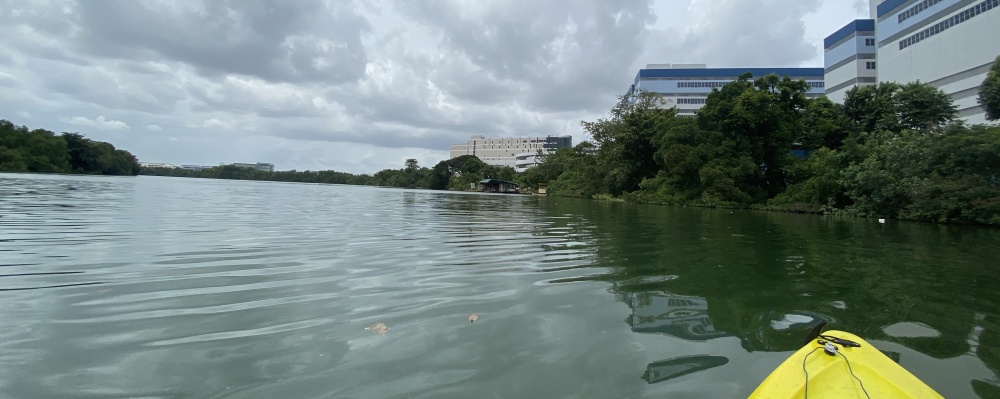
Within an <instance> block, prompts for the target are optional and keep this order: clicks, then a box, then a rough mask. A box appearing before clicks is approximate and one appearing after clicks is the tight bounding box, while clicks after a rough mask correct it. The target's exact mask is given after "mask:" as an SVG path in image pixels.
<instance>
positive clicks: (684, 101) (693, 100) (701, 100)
mask: <svg viewBox="0 0 1000 399" xmlns="http://www.w3.org/2000/svg"><path fill="white" fill-rule="evenodd" d="M677 103H678V104H704V103H705V99H704V98H678V99H677Z"/></svg>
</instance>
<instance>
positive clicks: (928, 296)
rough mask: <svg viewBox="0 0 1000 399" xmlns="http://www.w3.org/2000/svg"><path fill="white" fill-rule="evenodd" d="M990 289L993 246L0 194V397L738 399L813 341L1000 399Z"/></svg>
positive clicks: (176, 187)
mask: <svg viewBox="0 0 1000 399" xmlns="http://www.w3.org/2000/svg"><path fill="white" fill-rule="evenodd" d="M998 268H1000V230H994V229H986V228H974V227H943V226H935V225H925V224H911V223H900V222H894V221H890V222H889V223H888V224H886V225H879V224H878V223H875V222H873V221H868V220H855V219H831V218H821V217H816V216H802V215H785V214H770V213H750V212H730V211H721V210H706V209H688V208H674V207H650V206H634V205H624V204H608V203H601V202H591V201H582V200H571V199H561V198H541V197H531V196H497V195H479V194H460V193H444V192H429V191H408V190H394V189H379V188H370V187H349V186H331V185H307V184H283V183H264V182H239V181H218V180H200V179H180V178H158V177H137V178H136V177H125V178H111V177H68V176H36V175H17V174H2V175H0V397H2V398H128V397H135V398H282V399H293V398H613V397H629V398H664V397H671V398H705V397H719V398H728V397H732V398H739V397H746V396H747V395H748V394H749V393H750V392H751V391H753V389H754V388H755V387H756V385H757V384H758V383H759V382H760V381H761V380H762V379H763V378H764V377H765V376H766V375H767V374H768V373H769V372H770V371H771V370H772V369H773V368H774V367H775V366H777V365H778V364H779V363H780V362H781V361H782V360H783V359H784V358H786V357H787V356H788V355H789V354H790V353H791V352H792V351H793V350H795V349H797V348H798V346H799V345H800V344H801V341H802V339H803V337H804V335H805V334H806V331H808V329H809V327H810V326H811V325H812V324H813V323H815V322H817V321H819V320H826V321H828V322H830V324H831V326H832V327H835V328H838V329H845V330H849V331H852V332H855V333H857V334H858V335H860V336H862V337H864V338H865V339H867V340H869V341H870V342H871V343H873V344H875V345H877V346H878V347H879V348H880V349H882V350H883V351H885V352H888V353H889V354H890V355H891V356H892V357H894V358H895V359H898V361H899V363H900V364H902V365H903V366H904V367H906V368H907V369H909V370H910V371H912V372H913V373H914V374H916V375H917V376H918V377H920V378H921V379H923V380H924V381H926V382H927V383H928V384H929V385H931V386H932V387H933V388H935V389H936V390H938V391H939V392H940V393H942V394H943V395H945V396H946V397H954V398H974V397H977V396H979V397H984V398H990V397H1000V388H998V386H1000V377H998V374H997V373H998V372H1000V291H998V287H1000V269H998ZM473 312H475V313H478V315H479V320H478V321H476V322H475V323H470V322H469V321H468V316H469V314H471V313H473ZM376 322H383V323H385V324H386V325H387V326H388V327H389V331H388V333H387V334H385V335H378V334H374V333H372V332H371V331H366V330H365V327H366V326H368V325H370V324H372V323H376Z"/></svg>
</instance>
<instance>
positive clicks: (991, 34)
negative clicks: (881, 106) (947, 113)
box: [823, 0, 1000, 123]
mask: <svg viewBox="0 0 1000 399" xmlns="http://www.w3.org/2000/svg"><path fill="white" fill-rule="evenodd" d="M869 17H870V18H871V19H861V20H856V21H853V22H851V23H848V24H847V25H845V26H844V27H843V28H841V29H840V30H838V31H837V32H834V33H833V34H831V35H830V36H828V37H827V38H826V40H825V41H824V43H823V44H824V49H825V52H824V64H825V65H824V67H825V68H826V82H827V84H828V87H827V89H826V93H827V96H829V97H830V99H831V100H833V101H835V102H843V100H844V94H845V92H846V91H847V90H849V89H850V88H851V87H854V86H858V85H864V84H873V83H875V82H895V83H900V84H906V83H911V82H917V81H920V82H921V83H926V84H929V85H931V86H934V87H937V88H939V89H941V91H943V92H944V93H945V94H948V95H949V96H950V97H951V99H952V101H954V102H955V105H956V106H957V107H958V116H959V118H960V119H962V120H964V121H966V122H968V123H983V122H985V121H986V115H985V111H984V110H983V109H982V107H980V106H979V104H978V102H977V99H978V96H979V86H980V85H981V84H982V82H983V79H985V78H986V74H987V73H988V72H989V69H990V67H991V66H992V65H993V62H994V59H995V58H996V57H997V55H998V54H1000V41H998V40H996V39H995V38H997V37H1000V0H870V2H869ZM872 44H874V46H872Z"/></svg>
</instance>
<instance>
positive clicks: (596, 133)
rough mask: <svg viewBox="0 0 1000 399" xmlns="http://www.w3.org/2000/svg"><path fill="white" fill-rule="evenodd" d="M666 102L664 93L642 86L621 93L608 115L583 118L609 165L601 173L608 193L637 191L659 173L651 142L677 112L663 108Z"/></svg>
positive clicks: (668, 124) (587, 129) (604, 164)
mask: <svg viewBox="0 0 1000 399" xmlns="http://www.w3.org/2000/svg"><path fill="white" fill-rule="evenodd" d="M664 104H665V103H664V100H663V98H662V97H660V95H658V94H656V93H653V92H648V91H643V90H640V91H639V92H637V93H635V94H633V95H630V96H621V97H619V100H618V103H617V104H615V106H614V108H612V109H611V112H610V116H609V117H608V118H607V119H598V120H597V121H596V122H586V121H584V122H581V126H583V129H584V130H585V131H586V132H587V133H589V134H590V135H591V137H593V139H594V142H595V143H596V144H597V146H598V147H599V148H600V150H599V152H598V159H599V161H600V163H601V165H602V166H603V167H604V169H606V172H605V173H602V174H601V175H600V176H602V177H603V182H602V183H603V184H602V185H603V188H604V190H606V192H607V193H610V194H611V195H614V196H618V195H621V194H622V193H623V192H628V191H634V190H636V189H638V188H639V182H641V181H642V179H643V178H647V177H652V176H654V175H656V171H657V165H656V161H655V160H654V158H653V153H654V152H655V149H654V148H653V146H651V145H650V143H651V142H652V139H653V137H654V136H655V135H656V134H657V132H659V131H662V130H664V129H667V128H669V126H670V124H671V122H672V121H673V120H674V118H675V116H676V114H677V111H676V109H673V108H671V109H665V108H663V107H664ZM604 190H602V191H604Z"/></svg>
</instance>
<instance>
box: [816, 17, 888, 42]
mask: <svg viewBox="0 0 1000 399" xmlns="http://www.w3.org/2000/svg"><path fill="white" fill-rule="evenodd" d="M874 31H875V20H874V19H856V20H854V22H851V23H849V24H847V25H844V27H843V28H840V29H839V30H837V31H836V32H833V34H832V35H830V36H827V37H826V39H823V48H825V49H828V48H830V47H831V46H833V45H834V44H836V43H837V42H839V41H841V40H842V39H844V38H845V37H848V36H850V35H851V34H852V33H855V32H874Z"/></svg>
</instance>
